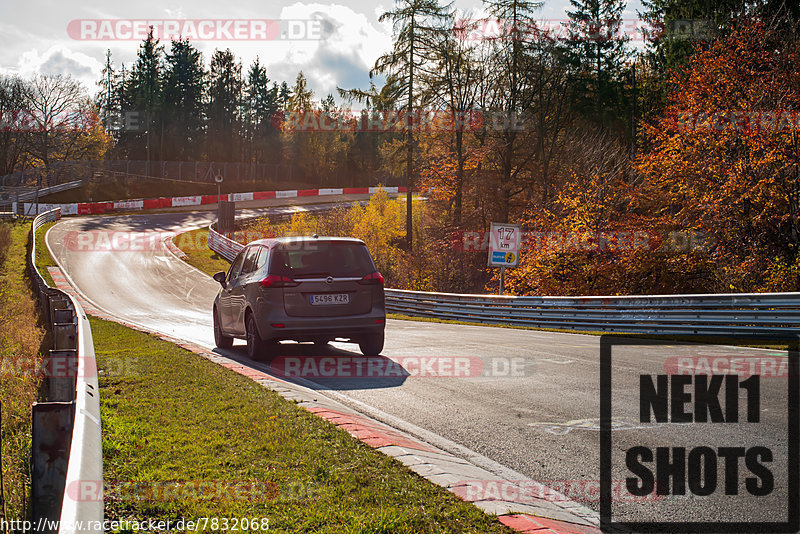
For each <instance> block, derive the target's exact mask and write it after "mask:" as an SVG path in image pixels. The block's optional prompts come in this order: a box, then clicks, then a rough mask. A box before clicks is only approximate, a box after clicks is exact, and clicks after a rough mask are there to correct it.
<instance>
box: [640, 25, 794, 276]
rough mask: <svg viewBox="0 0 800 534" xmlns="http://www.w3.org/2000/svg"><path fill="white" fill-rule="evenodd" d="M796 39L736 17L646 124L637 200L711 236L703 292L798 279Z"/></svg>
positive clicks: (659, 215)
mask: <svg viewBox="0 0 800 534" xmlns="http://www.w3.org/2000/svg"><path fill="white" fill-rule="evenodd" d="M798 44H800V42H799V41H798V39H797V37H796V36H794V37H793V38H792V39H790V40H785V34H782V35H781V38H778V36H777V35H776V34H775V33H774V32H773V31H771V30H770V29H769V28H768V27H766V25H765V24H764V23H762V22H758V21H756V22H754V23H753V24H743V25H740V26H739V29H737V30H735V31H734V32H733V33H732V34H731V35H730V36H729V37H727V38H725V39H721V40H719V41H716V42H713V43H712V44H711V45H710V46H709V47H708V48H707V49H700V50H698V52H697V53H696V55H695V56H694V58H693V59H692V61H691V62H690V64H689V66H688V67H687V68H686V69H685V70H684V71H683V73H682V74H680V75H676V78H675V83H676V84H677V85H678V90H676V91H675V92H674V93H673V94H672V97H671V104H670V105H669V106H668V108H667V113H666V115H665V116H664V117H663V118H662V119H660V120H658V121H657V122H655V123H654V124H652V125H650V126H648V127H647V128H646V135H647V137H648V139H649V149H648V150H647V151H646V152H645V153H644V154H642V156H641V158H640V159H639V162H638V171H639V172H640V173H641V177H642V182H641V184H639V185H638V186H637V188H636V190H635V191H634V197H633V200H634V202H635V206H636V209H637V210H638V211H639V212H641V213H647V214H650V215H651V216H652V217H653V218H654V219H657V220H659V221H661V222H662V223H666V224H674V225H677V226H681V227H684V228H694V229H698V230H700V231H702V232H704V233H706V234H707V235H708V236H710V238H711V242H713V247H712V248H711V249H710V254H711V258H712V259H713V262H714V268H713V271H712V273H711V275H710V277H709V279H708V280H707V289H708V290H709V291H715V292H720V291H781V290H791V291H796V290H797V289H798V288H799V287H800V259H799V258H798V239H800V235H799V233H798V231H799V230H800V218H799V210H800V175H799V174H798V163H800V161H799V158H800V152H798V135H799V134H800V132H798V128H797V123H796V121H795V118H796V117H795V113H796V111H797V110H798V109H800V73H798V70H797V65H798V64H800V54H799V53H800V48H799V47H798Z"/></svg>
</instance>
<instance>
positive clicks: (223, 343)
mask: <svg viewBox="0 0 800 534" xmlns="http://www.w3.org/2000/svg"><path fill="white" fill-rule="evenodd" d="M213 315H214V343H215V344H216V345H217V347H219V348H221V349H229V348H231V347H232V346H233V338H232V337H228V336H226V335H225V334H223V333H222V327H221V326H220V324H219V317H218V316H217V310H216V308H214V314H213Z"/></svg>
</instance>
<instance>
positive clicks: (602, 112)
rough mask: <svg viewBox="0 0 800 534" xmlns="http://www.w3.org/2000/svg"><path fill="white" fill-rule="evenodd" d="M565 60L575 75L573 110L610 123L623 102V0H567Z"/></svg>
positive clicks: (626, 56)
mask: <svg viewBox="0 0 800 534" xmlns="http://www.w3.org/2000/svg"><path fill="white" fill-rule="evenodd" d="M570 4H572V7H573V8H574V10H573V11H568V12H567V15H569V20H570V23H569V36H568V38H567V40H566V41H565V54H564V56H565V59H566V61H567V63H568V64H569V66H570V67H571V70H572V74H573V76H574V80H575V81H574V88H573V97H574V99H573V101H574V106H575V109H576V111H578V112H580V113H581V114H584V115H586V116H588V117H591V118H592V119H594V120H595V121H596V122H597V123H599V124H602V125H609V124H611V123H612V122H613V121H614V120H615V119H617V118H618V117H619V116H620V114H621V112H620V109H619V107H620V106H621V104H622V81H623V80H622V79H623V71H624V69H625V61H626V60H627V59H628V57H629V52H628V48H627V43H628V41H630V37H629V36H627V35H622V30H621V28H622V11H623V10H624V9H625V5H626V4H625V0H570Z"/></svg>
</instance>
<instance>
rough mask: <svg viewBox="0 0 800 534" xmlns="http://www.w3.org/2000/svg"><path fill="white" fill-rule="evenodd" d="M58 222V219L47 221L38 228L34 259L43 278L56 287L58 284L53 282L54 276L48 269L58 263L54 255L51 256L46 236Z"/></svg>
mask: <svg viewBox="0 0 800 534" xmlns="http://www.w3.org/2000/svg"><path fill="white" fill-rule="evenodd" d="M56 222H57V221H53V222H49V223H46V224H44V225H42V226H41V227H40V228H39V229H38V230H36V257H35V258H34V259H33V260H34V262H35V264H36V270H38V271H39V274H41V275H42V278H44V281H45V282H47V285H49V286H50V287H56V284H55V282H53V277H52V276H50V271H48V270H47V268H48V267H57V266H58V265H57V264H56V262H55V261H53V258H52V256H50V251H49V250H48V249H47V243H45V239H44V236H45V234H47V231H48V230H49V229H50V228H51V227H52V226H53V225H54V224H56Z"/></svg>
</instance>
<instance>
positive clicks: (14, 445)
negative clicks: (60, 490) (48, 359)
mask: <svg viewBox="0 0 800 534" xmlns="http://www.w3.org/2000/svg"><path fill="white" fill-rule="evenodd" d="M0 226H4V227H5V228H8V229H9V230H10V232H8V233H6V231H5V230H3V231H2V233H3V234H4V238H3V240H2V243H0V247H2V248H3V250H2V251H0V252H2V254H0V256H3V257H5V261H3V262H0V368H2V369H4V370H3V371H2V372H0V445H2V465H1V466H0V469H2V479H3V494H2V495H0V502H2V501H4V502H3V504H2V509H0V512H1V513H3V514H4V515H5V517H6V518H7V519H25V518H26V516H27V515H28V513H29V512H30V469H29V465H30V451H31V405H32V404H33V403H34V402H36V401H38V400H41V398H40V395H39V388H40V384H41V381H40V377H39V376H38V374H34V373H33V372H31V371H32V369H35V368H36V367H35V366H36V365H37V364H36V362H37V361H41V352H42V350H43V343H44V341H45V339H46V337H45V331H44V329H43V328H42V327H41V323H40V320H39V313H38V311H37V308H36V300H35V299H34V298H33V296H32V290H31V284H30V279H29V278H28V274H27V268H26V265H27V262H26V258H27V254H28V253H29V247H28V239H29V235H30V221H17V222H13V223H1V224H0Z"/></svg>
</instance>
